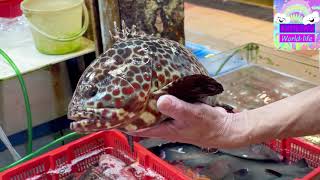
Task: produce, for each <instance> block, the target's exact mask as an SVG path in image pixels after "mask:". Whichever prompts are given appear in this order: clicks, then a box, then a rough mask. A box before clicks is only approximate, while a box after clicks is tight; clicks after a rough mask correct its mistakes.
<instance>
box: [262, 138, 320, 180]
mask: <svg viewBox="0 0 320 180" xmlns="http://www.w3.org/2000/svg"><path fill="white" fill-rule="evenodd" d="M266 144H267V145H268V146H269V147H270V148H272V149H273V150H274V151H276V152H278V153H279V154H281V155H282V156H283V157H284V158H285V161H286V162H288V163H294V162H296V161H298V160H300V159H302V158H304V159H305V160H306V161H307V163H308V165H309V166H310V167H312V168H315V169H314V170H313V171H312V172H311V173H309V174H308V175H306V176H305V177H303V178H300V179H298V178H297V179H296V180H320V147H319V146H315V145H313V144H311V143H308V142H306V141H304V140H302V139H300V138H288V139H284V140H273V141H271V142H268V143H266Z"/></svg>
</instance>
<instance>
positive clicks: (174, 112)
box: [157, 95, 198, 121]
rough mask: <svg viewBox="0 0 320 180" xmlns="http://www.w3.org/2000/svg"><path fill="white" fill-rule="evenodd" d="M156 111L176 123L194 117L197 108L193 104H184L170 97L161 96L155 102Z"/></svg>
mask: <svg viewBox="0 0 320 180" xmlns="http://www.w3.org/2000/svg"><path fill="white" fill-rule="evenodd" d="M157 107H158V110H159V111H160V112H161V113H162V114H164V115H167V116H169V117H171V118H173V119H175V120H177V121H179V120H184V119H186V118H188V119H190V118H193V117H194V116H195V111H196V110H197V109H198V107H197V106H196V105H194V104H190V103H187V102H184V101H182V100H180V99H178V98H176V97H174V96H171V95H163V96H161V97H160V98H159V99H158V102H157Z"/></svg>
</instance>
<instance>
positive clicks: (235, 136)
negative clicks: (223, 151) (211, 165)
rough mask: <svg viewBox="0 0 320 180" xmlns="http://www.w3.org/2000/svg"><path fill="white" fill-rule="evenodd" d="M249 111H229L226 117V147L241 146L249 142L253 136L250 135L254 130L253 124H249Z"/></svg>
mask: <svg viewBox="0 0 320 180" xmlns="http://www.w3.org/2000/svg"><path fill="white" fill-rule="evenodd" d="M247 113H248V112H247V111H242V112H239V113H228V114H227V115H226V117H225V122H226V123H225V124H226V127H225V132H224V136H223V137H224V138H225V142H226V144H225V146H226V147H230V148H233V147H241V146H245V145H247V144H249V143H250V142H251V140H250V139H253V137H252V136H251V135H250V133H251V132H252V125H250V124H249V122H248V118H247Z"/></svg>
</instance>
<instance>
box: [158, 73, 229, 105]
mask: <svg viewBox="0 0 320 180" xmlns="http://www.w3.org/2000/svg"><path fill="white" fill-rule="evenodd" d="M222 92H223V87H222V85H221V84H220V83H219V82H217V81H216V80H215V79H213V78H211V77H209V76H205V75H202V74H195V75H191V76H186V77H182V78H180V79H177V80H175V81H173V82H171V83H170V84H168V85H166V86H165V87H163V88H162V89H160V91H159V94H170V95H172V96H175V97H177V98H179V99H181V100H184V101H186V102H196V101H198V100H199V99H201V98H203V97H207V96H214V95H217V94H220V93H222Z"/></svg>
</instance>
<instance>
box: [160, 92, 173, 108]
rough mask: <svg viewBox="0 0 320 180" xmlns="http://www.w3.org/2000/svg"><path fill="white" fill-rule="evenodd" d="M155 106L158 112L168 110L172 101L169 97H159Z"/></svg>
mask: <svg viewBox="0 0 320 180" xmlns="http://www.w3.org/2000/svg"><path fill="white" fill-rule="evenodd" d="M157 106H158V109H160V110H167V109H170V108H171V106H172V100H171V98H170V97H168V96H166V95H164V96H161V97H160V98H159V99H158V102H157Z"/></svg>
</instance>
